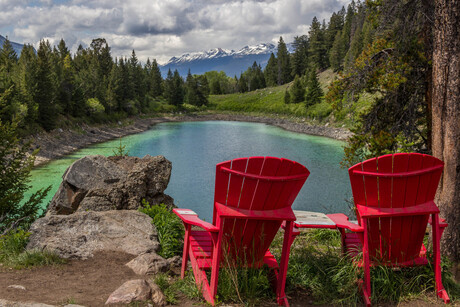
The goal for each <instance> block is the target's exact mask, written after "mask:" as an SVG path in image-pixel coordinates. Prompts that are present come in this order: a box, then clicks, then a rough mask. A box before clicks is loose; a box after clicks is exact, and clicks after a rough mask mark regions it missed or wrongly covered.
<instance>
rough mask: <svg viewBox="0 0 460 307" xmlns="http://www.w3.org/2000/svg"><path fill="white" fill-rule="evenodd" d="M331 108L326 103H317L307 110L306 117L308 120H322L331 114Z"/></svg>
mask: <svg viewBox="0 0 460 307" xmlns="http://www.w3.org/2000/svg"><path fill="white" fill-rule="evenodd" d="M331 112H332V107H331V105H330V104H329V103H327V102H321V103H317V104H315V105H312V106H311V107H308V108H307V116H308V117H310V118H316V119H319V120H322V119H323V118H326V117H328V116H329V114H331Z"/></svg>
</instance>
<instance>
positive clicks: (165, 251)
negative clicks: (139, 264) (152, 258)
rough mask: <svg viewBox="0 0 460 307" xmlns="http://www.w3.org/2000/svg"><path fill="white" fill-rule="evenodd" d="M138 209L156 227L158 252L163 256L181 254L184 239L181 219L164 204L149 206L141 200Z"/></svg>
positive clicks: (168, 256)
mask: <svg viewBox="0 0 460 307" xmlns="http://www.w3.org/2000/svg"><path fill="white" fill-rule="evenodd" d="M139 211H140V212H143V213H145V214H147V215H148V216H150V217H151V218H152V219H153V221H152V222H153V224H154V225H155V227H156V229H157V232H158V240H159V241H160V252H159V253H158V254H159V255H160V256H162V257H164V258H170V257H172V256H175V255H179V254H181V252H182V246H183V244H182V242H183V239H184V226H183V225H182V221H181V220H180V219H179V218H178V217H177V216H176V215H175V214H174V213H173V212H172V211H171V210H170V209H169V208H168V207H167V206H166V205H165V204H159V205H153V206H151V205H150V204H149V203H148V202H147V201H145V200H143V201H142V207H141V208H139Z"/></svg>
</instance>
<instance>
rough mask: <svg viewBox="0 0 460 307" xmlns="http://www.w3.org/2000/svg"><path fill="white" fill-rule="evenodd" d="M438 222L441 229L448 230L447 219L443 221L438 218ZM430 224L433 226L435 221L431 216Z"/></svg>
mask: <svg viewBox="0 0 460 307" xmlns="http://www.w3.org/2000/svg"><path fill="white" fill-rule="evenodd" d="M438 222H439V227H441V228H446V227H447V225H448V224H447V223H446V219H442V218H440V217H439V216H438ZM428 223H430V225H433V220H432V219H431V215H430V217H429V218H428Z"/></svg>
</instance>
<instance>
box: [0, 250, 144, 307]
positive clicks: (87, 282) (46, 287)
mask: <svg viewBox="0 0 460 307" xmlns="http://www.w3.org/2000/svg"><path fill="white" fill-rule="evenodd" d="M133 258H134V256H133V255H129V254H124V253H114V252H101V253H97V254H96V255H95V256H94V257H93V258H90V259H87V260H70V261H69V263H67V264H63V265H53V266H43V267H37V268H32V269H24V270H6V271H5V270H3V271H0V298H2V299H6V300H10V301H21V302H28V301H29V302H40V303H45V304H51V305H64V304H65V303H74V304H81V305H84V306H104V303H105V301H106V300H107V298H108V297H109V295H110V294H111V293H112V292H113V291H115V290H116V289H117V288H118V287H119V286H121V285H122V284H123V283H124V282H125V281H128V280H131V279H139V278H145V276H139V275H136V274H134V272H133V271H132V270H131V269H129V268H128V267H126V266H125V264H126V263H127V262H129V261H130V260H131V259H133ZM10 285H21V286H23V287H25V288H26V290H21V289H13V288H8V286H10Z"/></svg>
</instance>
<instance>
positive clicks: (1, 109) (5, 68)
mask: <svg viewBox="0 0 460 307" xmlns="http://www.w3.org/2000/svg"><path fill="white" fill-rule="evenodd" d="M17 63H18V57H17V55H16V52H15V51H14V49H13V46H12V45H11V43H10V41H9V40H8V38H7V39H6V40H5V42H4V43H3V47H2V48H1V49H0V96H3V97H2V98H3V99H2V103H0V119H1V120H3V121H11V120H12V119H13V118H14V117H16V116H17V114H18V113H20V109H21V102H20V101H19V99H18V98H19V97H18V96H19V95H18V94H19V93H18V89H17V87H16V84H15V83H14V81H13V74H14V70H16V67H17Z"/></svg>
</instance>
